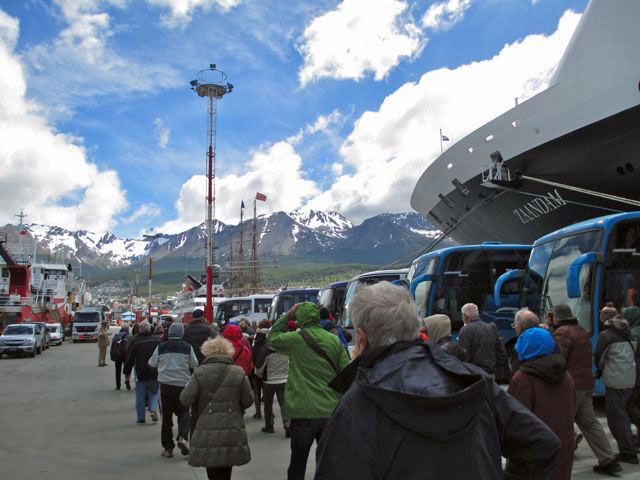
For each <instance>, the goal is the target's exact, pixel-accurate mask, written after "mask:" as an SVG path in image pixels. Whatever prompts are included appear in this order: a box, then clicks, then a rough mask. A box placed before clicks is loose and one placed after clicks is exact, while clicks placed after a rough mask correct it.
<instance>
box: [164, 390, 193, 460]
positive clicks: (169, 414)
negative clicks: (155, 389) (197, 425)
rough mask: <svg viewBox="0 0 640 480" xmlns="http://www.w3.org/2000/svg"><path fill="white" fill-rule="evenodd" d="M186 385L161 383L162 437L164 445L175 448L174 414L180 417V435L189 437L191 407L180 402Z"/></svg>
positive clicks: (171, 448) (185, 437) (167, 447)
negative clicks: (178, 385)
mask: <svg viewBox="0 0 640 480" xmlns="http://www.w3.org/2000/svg"><path fill="white" fill-rule="evenodd" d="M183 389H184V387H177V386H175V385H165V384H164V383H161V384H160V400H161V402H162V431H161V434H160V439H161V441H162V446H163V447H164V448H166V449H167V450H173V448H174V447H175V446H176V445H175V443H174V442H173V416H174V415H175V416H176V417H178V436H179V437H182V438H184V439H185V440H187V439H188V438H189V407H185V406H184V405H182V403H180V394H181V393H182V390H183Z"/></svg>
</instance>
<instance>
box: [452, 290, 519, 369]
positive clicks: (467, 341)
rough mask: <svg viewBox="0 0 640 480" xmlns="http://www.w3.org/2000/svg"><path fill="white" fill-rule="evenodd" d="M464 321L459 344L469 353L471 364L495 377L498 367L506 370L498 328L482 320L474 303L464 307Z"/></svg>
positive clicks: (505, 356) (505, 357)
mask: <svg viewBox="0 0 640 480" xmlns="http://www.w3.org/2000/svg"><path fill="white" fill-rule="evenodd" d="M462 321H463V322H464V326H463V327H462V328H461V329H460V334H459V335H458V343H459V344H460V346H461V347H462V348H464V349H465V350H466V351H467V352H469V362H471V363H473V364H474V365H477V366H479V367H480V368H481V369H483V370H484V371H485V372H487V373H488V374H489V375H492V376H494V375H495V374H496V366H497V365H498V364H499V365H500V366H501V367H502V368H504V366H505V365H506V361H507V354H506V351H505V349H504V345H502V342H501V341H500V339H499V338H498V330H497V329H496V326H495V325H494V324H488V323H485V322H483V321H482V320H480V314H479V312H478V306H477V305H476V304H474V303H467V304H465V305H463V306H462Z"/></svg>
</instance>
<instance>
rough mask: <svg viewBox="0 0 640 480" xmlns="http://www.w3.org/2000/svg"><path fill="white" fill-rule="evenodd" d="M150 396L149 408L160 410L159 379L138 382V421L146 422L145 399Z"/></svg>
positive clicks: (153, 410)
mask: <svg viewBox="0 0 640 480" xmlns="http://www.w3.org/2000/svg"><path fill="white" fill-rule="evenodd" d="M147 397H149V410H151V411H152V412H157V411H158V381H157V380H147V381H144V382H136V413H137V415H138V421H139V422H144V420H145V411H144V401H145V399H146V398H147Z"/></svg>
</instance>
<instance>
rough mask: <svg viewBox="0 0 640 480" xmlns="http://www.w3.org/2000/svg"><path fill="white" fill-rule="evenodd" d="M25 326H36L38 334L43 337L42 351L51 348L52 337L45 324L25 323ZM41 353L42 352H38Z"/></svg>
mask: <svg viewBox="0 0 640 480" xmlns="http://www.w3.org/2000/svg"><path fill="white" fill-rule="evenodd" d="M23 325H35V327H36V333H37V334H38V335H42V350H47V349H48V348H49V347H50V346H51V335H50V334H49V330H47V324H46V323H44V322H24V323H23ZM38 353H41V352H38Z"/></svg>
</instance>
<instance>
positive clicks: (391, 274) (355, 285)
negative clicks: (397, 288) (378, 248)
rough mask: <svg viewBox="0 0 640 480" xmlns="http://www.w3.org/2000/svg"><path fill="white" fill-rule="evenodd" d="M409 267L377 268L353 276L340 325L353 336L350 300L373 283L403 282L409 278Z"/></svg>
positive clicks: (348, 287)
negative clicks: (394, 268)
mask: <svg viewBox="0 0 640 480" xmlns="http://www.w3.org/2000/svg"><path fill="white" fill-rule="evenodd" d="M408 272H409V269H408V268H402V269H399V270H375V271H373V272H366V273H361V274H360V275H358V276H356V277H353V278H352V279H351V280H350V281H349V285H347V294H346V296H345V299H344V308H343V309H342V316H341V317H340V325H341V326H342V327H344V328H346V329H347V330H348V331H349V332H348V333H349V334H350V335H351V337H352V338H354V336H353V323H352V322H351V314H350V311H349V301H350V300H351V299H352V298H353V296H354V295H355V294H356V293H357V292H358V290H360V289H361V288H362V287H364V286H367V285H373V284H376V283H378V282H384V281H386V282H392V283H393V282H401V281H405V280H406V279H407V273H408Z"/></svg>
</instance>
